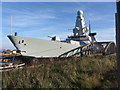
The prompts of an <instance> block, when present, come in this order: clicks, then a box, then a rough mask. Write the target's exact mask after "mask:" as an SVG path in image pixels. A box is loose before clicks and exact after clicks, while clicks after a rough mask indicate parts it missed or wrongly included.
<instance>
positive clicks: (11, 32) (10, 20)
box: [10, 16, 12, 35]
mask: <svg viewBox="0 0 120 90" xmlns="http://www.w3.org/2000/svg"><path fill="white" fill-rule="evenodd" d="M10 35H12V16H10Z"/></svg>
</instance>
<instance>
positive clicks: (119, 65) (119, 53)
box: [116, 0, 120, 88]
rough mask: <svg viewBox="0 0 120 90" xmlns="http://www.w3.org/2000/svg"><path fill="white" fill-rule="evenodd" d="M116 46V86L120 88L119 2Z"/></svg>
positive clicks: (119, 0) (119, 3) (118, 2)
mask: <svg viewBox="0 0 120 90" xmlns="http://www.w3.org/2000/svg"><path fill="white" fill-rule="evenodd" d="M116 6H117V13H116V45H117V50H116V51H117V71H118V86H119V88H120V0H117V2H116Z"/></svg>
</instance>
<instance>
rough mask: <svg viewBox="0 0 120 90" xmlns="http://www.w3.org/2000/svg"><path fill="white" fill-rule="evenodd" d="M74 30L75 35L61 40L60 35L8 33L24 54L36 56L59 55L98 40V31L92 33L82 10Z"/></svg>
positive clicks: (79, 12)
mask: <svg viewBox="0 0 120 90" xmlns="http://www.w3.org/2000/svg"><path fill="white" fill-rule="evenodd" d="M72 30H73V35H71V36H68V37H67V38H66V39H65V40H60V37H58V36H54V37H51V40H45V39H39V38H30V37H21V36H18V35H17V33H15V35H12V34H10V35H8V38H9V39H10V41H11V42H12V43H13V45H14V46H15V47H16V49H17V50H18V51H19V52H20V53H21V55H22V56H30V57H36V58H41V57H59V56H61V55H63V54H64V53H66V52H69V51H71V50H73V49H75V48H78V47H82V46H85V45H88V44H90V43H93V42H97V41H96V38H95V35H96V33H91V30H90V27H89V29H88V27H87V25H86V23H85V19H84V15H83V11H82V10H79V11H78V12H77V17H76V23H75V27H74V28H73V29H72Z"/></svg>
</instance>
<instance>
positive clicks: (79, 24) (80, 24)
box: [73, 10, 88, 36]
mask: <svg viewBox="0 0 120 90" xmlns="http://www.w3.org/2000/svg"><path fill="white" fill-rule="evenodd" d="M87 31H88V30H87V27H86V25H85V20H84V16H83V11H82V10H80V11H78V12H77V18H76V25H75V28H74V29H73V33H74V36H84V35H86V33H87Z"/></svg>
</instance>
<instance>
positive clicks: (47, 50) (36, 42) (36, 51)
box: [8, 35, 78, 58]
mask: <svg viewBox="0 0 120 90" xmlns="http://www.w3.org/2000/svg"><path fill="white" fill-rule="evenodd" d="M8 38H9V39H10V40H11V42H12V43H13V45H14V46H15V47H16V49H18V50H20V52H21V54H22V55H23V56H33V57H37V58H40V57H59V56H60V55H61V54H63V53H65V52H67V51H70V50H72V49H74V48H77V47H78V45H73V44H69V43H66V42H59V41H50V40H43V39H37V38H28V37H20V36H12V35H8Z"/></svg>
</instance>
